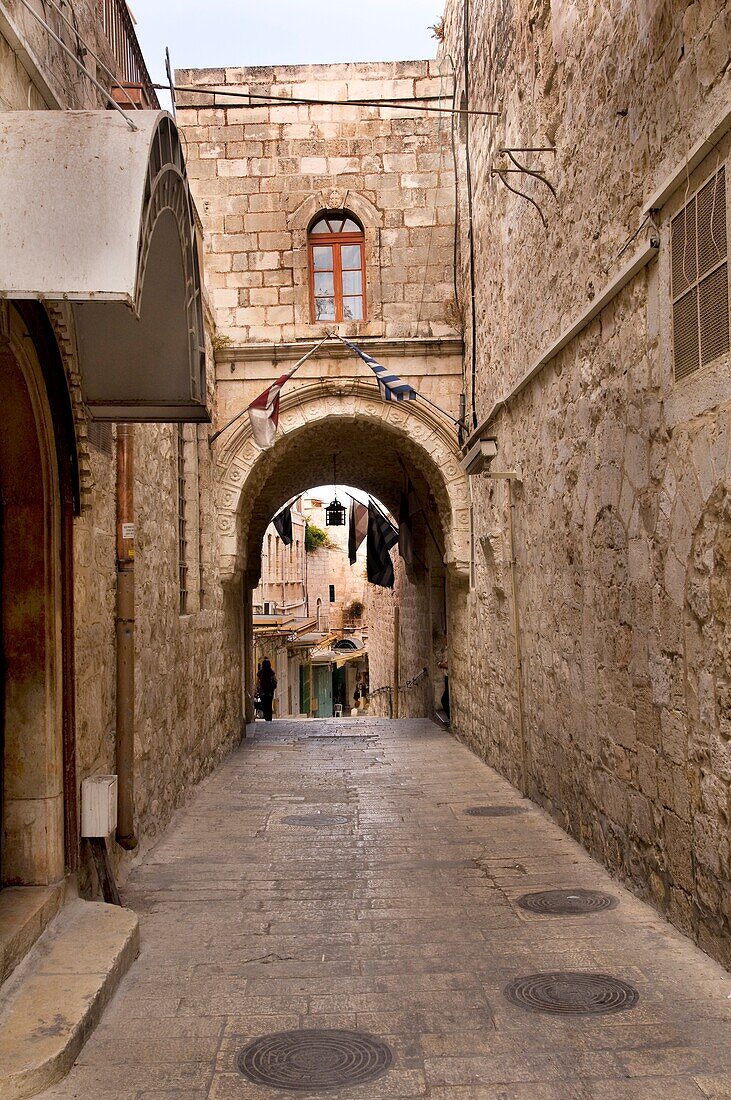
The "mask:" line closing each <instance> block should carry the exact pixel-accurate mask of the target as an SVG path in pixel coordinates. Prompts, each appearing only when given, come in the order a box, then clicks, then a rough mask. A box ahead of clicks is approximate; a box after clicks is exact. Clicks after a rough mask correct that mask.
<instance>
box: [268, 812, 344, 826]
mask: <svg viewBox="0 0 731 1100" xmlns="http://www.w3.org/2000/svg"><path fill="white" fill-rule="evenodd" d="M283 821H284V824H285V825H306V826H308V827H309V828H311V829H324V828H326V827H327V826H328V825H347V823H348V819H347V817H344V816H343V814H292V815H291V816H290V817H285V818H283Z"/></svg>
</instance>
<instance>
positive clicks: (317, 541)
mask: <svg viewBox="0 0 731 1100" xmlns="http://www.w3.org/2000/svg"><path fill="white" fill-rule="evenodd" d="M330 546H332V542H331V541H330V538H329V536H328V533H327V531H323V529H322V527H318V526H317V525H316V524H314V523H308V524H307V525H306V526H305V550H306V551H307V553H308V554H314V553H315V551H316V550H322V549H323V548H325V549H327V548H328V547H330Z"/></svg>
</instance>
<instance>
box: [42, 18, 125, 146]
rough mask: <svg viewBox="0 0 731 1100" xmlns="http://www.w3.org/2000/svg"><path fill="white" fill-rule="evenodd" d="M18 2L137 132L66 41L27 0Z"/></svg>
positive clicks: (112, 97) (86, 47) (85, 46)
mask: <svg viewBox="0 0 731 1100" xmlns="http://www.w3.org/2000/svg"><path fill="white" fill-rule="evenodd" d="M20 3H21V4H22V5H23V7H24V8H25V9H26V11H28V12H30V14H31V15H32V16H33V18H34V19H36V20H37V21H38V22H39V23H40V25H41V26H42V27H43V29H44V30H45V31H46V33H47V34H48V35H49V37H50V38H52V39H53V41H54V42H55V43H56V44H57V45H58V46H60V47H61V49H62V50H63V52H64V53H65V54H67V55H68V56H69V57H70V58H71V60H72V61H73V63H74V65H76V67H77V68H78V69H79V71H80V72H81V73H83V74H84V76H85V77H87V79H88V80H89V81H90V82H91V83H92V84H93V85H94V87H95V88H96V89H97V90H98V91H100V92H101V93H102V95H103V96H104V98H105V99H106V100H107V102H108V103H109V104H110V106H112V107H113V108H114V109H115V111H118V112H119V114H120V115H121V116H122V118H123V119H124V121H125V122H126V123H127V125H128V126H129V128H130V130H134V131H135V133H136V132H137V130H138V127H137V126H136V125H135V123H134V122H133V121H132V119H131V118H130V117H129V115H127V114H125V113H124V111H123V110H122V108H121V107H120V106H119V104H118V103H117V101H116V99H115V98H114V96H113V95H111V94H110V93H109V92H108V91H107V89H106V88H105V87H104V85H103V84H100V83H99V81H98V80H97V79H96V77H93V76H92V75H91V73H90V72H89V70H88V69H87V68H86V66H85V65H84V64H82V62H81V61H80V60H79V58H78V57H76V55H75V54H74V52H73V50H70V49H69V48H68V46H67V45H66V43H65V42H64V41H63V39H62V38H60V37H59V35H57V34H56V32H55V31H54V29H53V28H52V27H50V26H49V25H48V23H46V21H45V19H42V18H41V17H40V15H39V14H38V12H37V11H36V10H35V9H34V8H33V7H32V6H31V5H30V4H29V3H28V0H20ZM77 37H78V38H79V41H80V42H81V43H82V44H83V46H84V48H85V49H88V46H87V45H86V43H85V42H84V40H83V38H81V36H80V35H77ZM91 52H92V51H91V50H89V53H91Z"/></svg>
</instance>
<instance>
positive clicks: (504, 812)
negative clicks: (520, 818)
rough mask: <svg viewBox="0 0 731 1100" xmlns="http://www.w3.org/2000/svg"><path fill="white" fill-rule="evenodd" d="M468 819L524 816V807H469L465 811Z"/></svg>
mask: <svg viewBox="0 0 731 1100" xmlns="http://www.w3.org/2000/svg"><path fill="white" fill-rule="evenodd" d="M465 813H466V814H467V816H468V817H514V816H515V814H524V813H525V807H524V806H470V808H469V809H468V810H465Z"/></svg>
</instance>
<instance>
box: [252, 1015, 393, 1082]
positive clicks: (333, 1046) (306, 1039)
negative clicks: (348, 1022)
mask: <svg viewBox="0 0 731 1100" xmlns="http://www.w3.org/2000/svg"><path fill="white" fill-rule="evenodd" d="M391 1059H392V1054H391V1051H390V1049H389V1047H387V1046H386V1044H385V1043H383V1042H381V1040H380V1039H376V1038H374V1037H373V1036H372V1035H366V1034H365V1033H364V1032H360V1031H338V1030H334V1029H333V1030H329V1029H328V1030H325V1029H313V1030H311V1031H310V1030H305V1031H280V1032H278V1033H276V1034H274V1035H262V1036H261V1037H260V1038H258V1039H254V1041H253V1043H249V1045H248V1046H247V1047H245V1048H244V1049H243V1050H242V1051H241V1053H240V1054H239V1058H238V1066H239V1069H240V1071H241V1073H243V1075H244V1076H245V1077H248V1079H249V1080H250V1081H254V1082H255V1083H256V1084H257V1085H269V1086H270V1087H271V1088H278V1089H291V1090H292V1091H301V1092H307V1091H312V1090H314V1089H329V1088H337V1087H338V1086H340V1085H353V1086H355V1085H361V1084H363V1082H365V1081H372V1080H373V1078H374V1077H378V1076H379V1075H380V1074H382V1073H384V1072H385V1071H386V1070H387V1069H388V1068H389V1066H390V1065H391Z"/></svg>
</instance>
